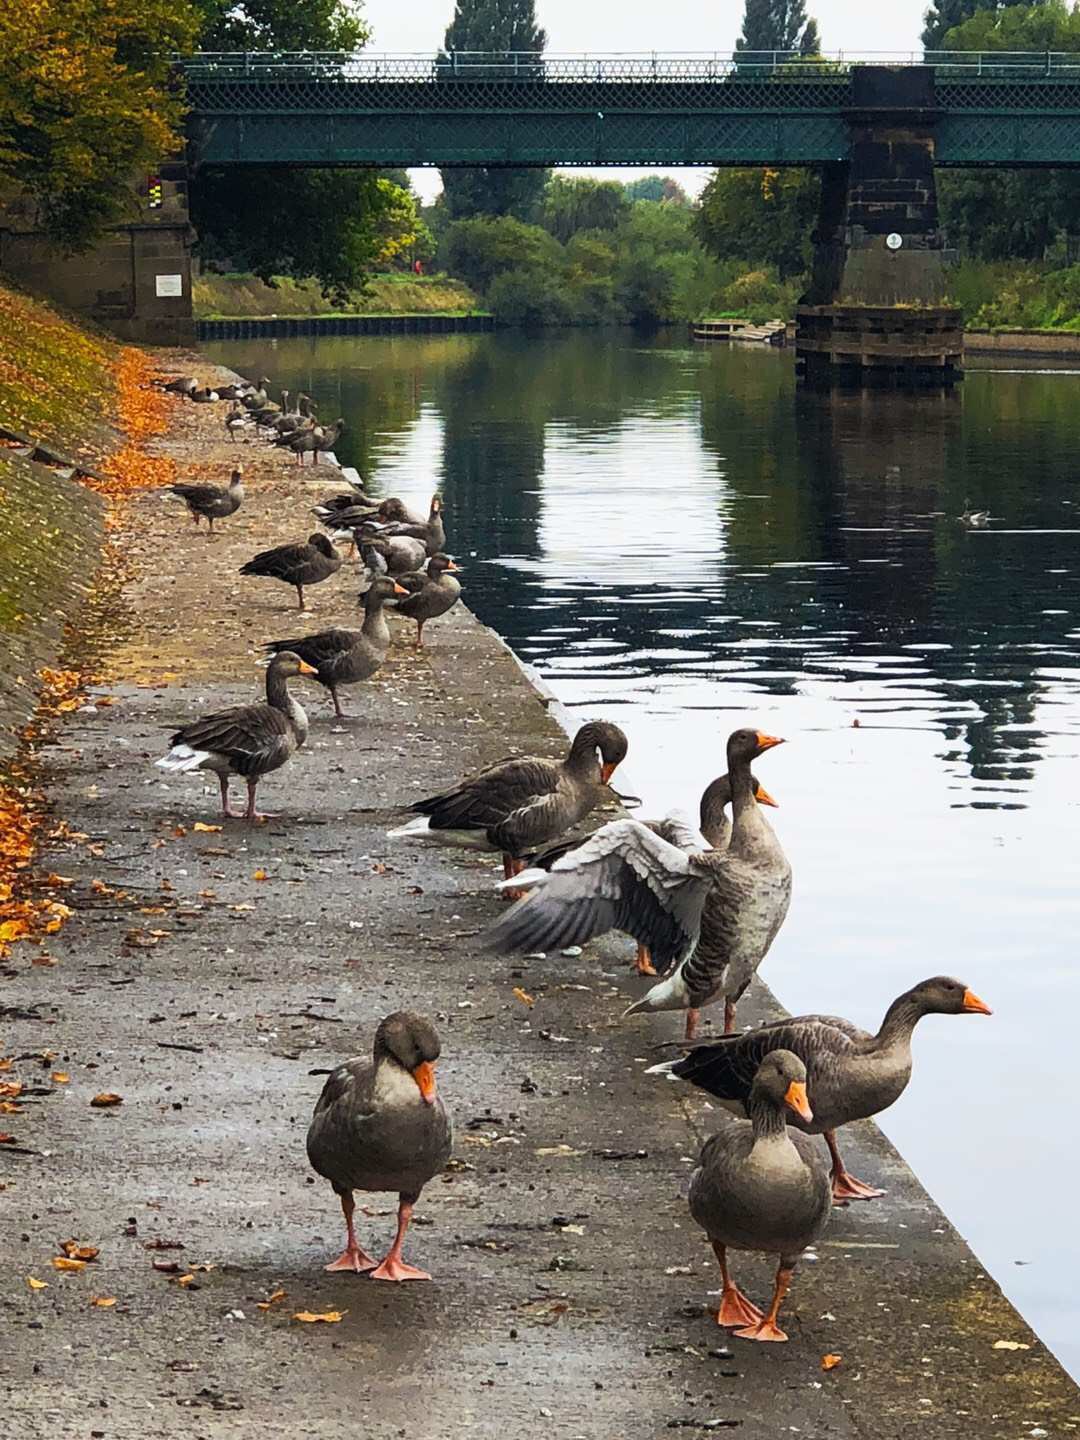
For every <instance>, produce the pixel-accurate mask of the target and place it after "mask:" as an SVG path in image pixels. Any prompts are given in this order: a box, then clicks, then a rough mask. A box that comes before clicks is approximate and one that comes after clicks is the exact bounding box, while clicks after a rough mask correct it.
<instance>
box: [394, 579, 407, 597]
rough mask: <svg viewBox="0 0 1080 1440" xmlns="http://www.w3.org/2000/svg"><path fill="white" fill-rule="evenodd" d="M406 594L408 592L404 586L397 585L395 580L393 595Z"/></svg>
mask: <svg viewBox="0 0 1080 1440" xmlns="http://www.w3.org/2000/svg"><path fill="white" fill-rule="evenodd" d="M408 593H409V592H408V590H406V589H405V586H404V585H399V584H398V583H397V581H396V580H395V581H394V594H395V595H408Z"/></svg>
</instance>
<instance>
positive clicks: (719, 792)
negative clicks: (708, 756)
mask: <svg viewBox="0 0 1080 1440" xmlns="http://www.w3.org/2000/svg"><path fill="white" fill-rule="evenodd" d="M398 608H399V609H400V606H399V607H398ZM750 780H751V783H752V785H753V787H754V799H755V800H756V801H757V803H758V804H759V805H771V806H773V807H774V808H777V807H776V801H775V800H774V799H773V797H772V796H771V795H770V794H769V792H768V791H767V790H766V789H765V786H764V785H762V784H761V782H760V781H759V780H758V779H757V778H756V777H755V776H753V775H751V777H750ZM730 804H731V780H730V778H729V777H728V776H727V775H721V776H720V777H719V778H718V779H716V780H714V781H713V782H712V783H711V784H710V785H708V786H707V787H706V788H705V790H704V791H703V792H702V796H701V804H700V809H699V814H700V830H701V835H702V838H703V839H704V840H705V842H706V844H707V845H708V846H709V848H711V849H712V850H726V849H727V847H728V843H729V841H730V840H731V821H730V820H729V819H728V818H727V806H728V805H730ZM641 823H642V824H643V825H645V826H646V827H647V828H648V829H649V830H651V831H652V832H653V834H654V835H659V836H660V838H661V840H666V841H667V842H668V844H669V845H678V844H679V840H680V837H681V836H682V835H683V834H685V828H684V826H683V822H682V820H681V819H680V818H679V817H678V816H676V815H671V816H668V817H667V818H666V819H664V820H643V821H642V822H641ZM588 839H589V837H588V836H587V835H584V836H580V837H578V838H576V839H572V840H564V841H563V842H562V843H561V844H559V845H553V846H552V847H551V848H550V849H549V850H545V851H544V852H543V853H542V854H540V855H534V856H530V857H529V861H528V863H529V867H530V868H534V867H535V868H536V869H537V870H550V869H551V867H552V865H554V863H555V861H556V860H559V859H561V857H562V856H563V855H568V854H569V853H570V851H571V850H578V849H580V847H581V846H582V845H584V844H585V843H586V842H587V840H588ZM634 967H635V969H636V970H637V972H638V974H639V975H652V976H655V975H656V970H655V968H654V966H653V963H652V956H651V955H650V954H649V947H648V946H647V945H641V944H639V945H638V948H637V955H636V957H635V960H634Z"/></svg>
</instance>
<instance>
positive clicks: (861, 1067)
mask: <svg viewBox="0 0 1080 1440" xmlns="http://www.w3.org/2000/svg"><path fill="white" fill-rule="evenodd" d="M989 1014H990V1010H989V1008H988V1006H986V1005H985V1004H984V1003H983V1002H982V1001H981V1000H980V999H979V997H978V996H977V995H976V994H974V992H973V991H971V990H970V989H969V988H968V987H967V986H966V985H965V984H964V983H963V981H962V980H954V979H952V978H951V977H950V976H948V975H935V976H932V977H931V978H930V979H929V980H923V981H920V983H919V984H918V985H914V986H912V988H911V989H910V990H905V991H904V993H903V994H902V995H899V996H897V998H896V999H895V1000H894V1001H893V1003H892V1004H891V1005H890V1006H889V1008H888V1010H887V1011H886V1012H885V1018H884V1020H883V1021H882V1022H881V1028H880V1029H879V1030H878V1032H877V1034H876V1035H869V1034H867V1033H866V1031H864V1030H860V1029H858V1027H857V1026H855V1025H852V1024H851V1023H850V1022H849V1021H847V1020H841V1019H838V1018H837V1017H836V1016H835V1015H798V1016H795V1017H794V1018H793V1019H791V1020H778V1021H776V1022H775V1023H773V1024H771V1025H762V1026H760V1027H759V1028H758V1029H756V1030H748V1031H746V1032H745V1033H744V1034H742V1035H725V1036H724V1037H723V1038H722V1039H718V1040H714V1041H711V1042H709V1043H706V1044H701V1045H696V1046H695V1047H694V1048H693V1049H692V1050H690V1051H688V1052H687V1054H685V1055H683V1056H682V1057H681V1058H680V1059H678V1060H669V1061H666V1062H664V1063H663V1064H661V1065H653V1066H652V1067H651V1068H650V1070H649V1071H648V1073H649V1074H665V1075H670V1076H673V1077H674V1078H676V1079H678V1080H687V1081H689V1082H690V1084H691V1085H696V1086H698V1088H699V1089H701V1090H705V1091H706V1092H707V1093H708V1094H710V1095H712V1096H714V1097H715V1098H716V1099H717V1100H719V1101H720V1103H721V1105H723V1106H724V1108H725V1109H727V1110H730V1111H732V1112H733V1113H734V1114H737V1115H741V1114H745V1113H746V1104H747V1100H748V1097H749V1095H750V1092H751V1087H752V1085H753V1080H754V1075H755V1073H756V1072H757V1069H758V1067H759V1066H760V1065H761V1063H762V1062H763V1060H764V1059H765V1058H766V1056H768V1055H770V1054H772V1053H773V1052H774V1051H777V1050H790V1051H792V1052H793V1053H794V1054H796V1055H798V1056H799V1057H800V1059H801V1060H802V1061H803V1063H804V1064H805V1065H806V1069H807V1074H808V1076H809V1087H810V1103H811V1104H812V1105H813V1107H814V1115H813V1120H812V1121H810V1120H807V1119H805V1117H804V1119H802V1120H791V1121H790V1123H791V1124H794V1125H798V1126H799V1127H800V1128H801V1129H803V1130H805V1131H806V1132H807V1133H808V1134H810V1135H823V1136H824V1137H825V1143H826V1144H827V1145H828V1147H829V1153H830V1155H831V1156H832V1164H833V1169H832V1183H833V1196H834V1198H835V1199H836V1200H872V1199H874V1198H876V1197H877V1196H879V1195H883V1194H884V1193H885V1192H884V1191H883V1190H875V1189H873V1188H872V1187H871V1186H869V1185H865V1184H864V1183H863V1182H862V1181H861V1180H856V1179H855V1177H854V1176H853V1175H851V1174H850V1173H849V1172H848V1170H847V1168H846V1167H845V1165H844V1162H843V1160H842V1159H841V1157H840V1150H839V1148H838V1146H837V1143H836V1131H837V1129H838V1128H839V1127H840V1126H841V1125H849V1124H851V1122H852V1121H853V1120H866V1119H869V1117H870V1116H872V1115H878V1114H880V1113H881V1111H882V1110H887V1109H888V1107H889V1106H890V1105H892V1104H894V1103H895V1101H897V1100H899V1098H900V1096H901V1095H902V1094H903V1093H904V1091H905V1089H906V1088H907V1083H908V1081H909V1080H910V1079H911V1036H912V1032H913V1031H914V1029H915V1026H916V1025H917V1024H918V1023H919V1021H920V1020H921V1019H922V1018H923V1016H924V1015H989Z"/></svg>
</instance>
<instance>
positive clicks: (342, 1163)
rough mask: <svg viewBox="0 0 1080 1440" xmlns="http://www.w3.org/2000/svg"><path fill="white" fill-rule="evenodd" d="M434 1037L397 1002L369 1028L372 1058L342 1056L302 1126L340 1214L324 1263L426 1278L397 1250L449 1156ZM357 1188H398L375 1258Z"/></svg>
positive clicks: (389, 1276) (379, 1275)
mask: <svg viewBox="0 0 1080 1440" xmlns="http://www.w3.org/2000/svg"><path fill="white" fill-rule="evenodd" d="M439 1051H440V1045H439V1037H438V1035H437V1034H436V1033H435V1029H434V1026H433V1025H432V1024H431V1023H430V1021H428V1020H425V1019H424V1017H423V1016H422V1015H415V1014H413V1013H412V1012H411V1011H408V1010H397V1011H395V1012H394V1014H392V1015H387V1016H386V1018H385V1019H384V1020H383V1021H382V1022H381V1023H380V1025H379V1028H378V1030H376V1032H375V1044H374V1047H373V1052H372V1058H371V1059H370V1060H364V1059H356V1060H347V1061H346V1062H345V1063H344V1064H343V1065H339V1066H338V1068H337V1069H336V1070H335V1071H333V1073H332V1074H331V1075H330V1078H329V1079H328V1080H327V1082H326V1084H325V1085H324V1086H323V1092H322V1094H321V1095H320V1096H319V1099H318V1101H317V1102H316V1105H315V1113H314V1115H313V1116H312V1119H311V1125H310V1127H309V1128H308V1136H307V1153H308V1159H309V1160H310V1161H311V1164H312V1167H313V1168H314V1169H315V1170H316V1171H317V1172H318V1173H319V1174H320V1175H322V1176H324V1177H325V1178H326V1179H327V1180H329V1181H330V1184H331V1185H332V1186H333V1188H334V1193H335V1194H336V1195H337V1196H338V1197H339V1199H340V1200H341V1209H342V1213H343V1214H344V1216H345V1233H346V1239H345V1249H344V1250H343V1251H342V1252H341V1254H340V1255H339V1256H338V1258H337V1259H336V1260H333V1261H331V1263H330V1264H329V1265H327V1266H326V1269H327V1270H331V1271H335V1270H350V1271H353V1272H354V1273H356V1274H368V1275H369V1276H370V1278H371V1279H372V1280H396V1281H401V1280H430V1279H431V1276H430V1275H429V1274H428V1273H427V1271H426V1270H418V1269H417V1268H416V1266H415V1265H409V1264H408V1263H406V1261H404V1260H403V1259H402V1257H401V1252H402V1247H403V1245H404V1243H405V1232H406V1231H407V1230H408V1228H409V1221H410V1219H411V1217H412V1212H413V1206H414V1205H415V1204H416V1202H417V1200H418V1199H419V1198H420V1192H421V1191H422V1190H423V1188H424V1186H425V1185H426V1184H427V1183H428V1181H429V1180H430V1179H432V1177H433V1176H435V1175H437V1174H438V1173H439V1172H440V1171H441V1170H443V1169H444V1168H445V1166H446V1162H447V1161H448V1160H449V1159H450V1147H451V1140H452V1133H451V1126H450V1117H449V1115H448V1114H447V1112H446V1108H445V1106H444V1105H443V1102H442V1100H441V1099H440V1098H439V1095H438V1093H437V1088H436V1083H435V1064H436V1061H437V1060H438V1058H439ZM356 1190H396V1191H397V1193H398V1221H397V1234H396V1235H395V1237H394V1243H393V1244H392V1245H391V1247H390V1250H389V1251H388V1252H387V1255H386V1257H385V1259H383V1260H382V1261H381V1262H377V1261H376V1260H374V1259H373V1258H372V1257H371V1256H370V1255H368V1254H367V1252H366V1251H365V1250H363V1249H362V1248H361V1246H360V1243H359V1241H358V1239H357V1237H356V1228H355V1225H354V1223H353V1222H354V1212H355V1209H356V1202H355V1201H354V1199H353V1192H354V1191H356Z"/></svg>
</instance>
